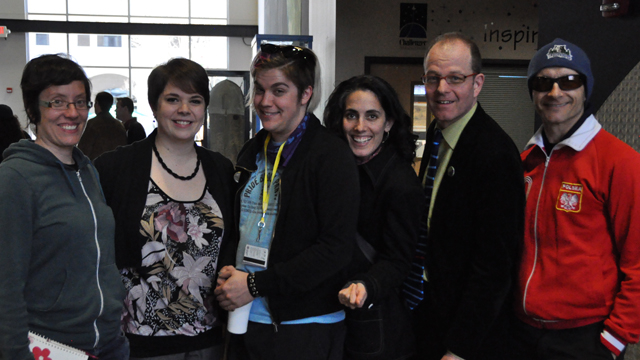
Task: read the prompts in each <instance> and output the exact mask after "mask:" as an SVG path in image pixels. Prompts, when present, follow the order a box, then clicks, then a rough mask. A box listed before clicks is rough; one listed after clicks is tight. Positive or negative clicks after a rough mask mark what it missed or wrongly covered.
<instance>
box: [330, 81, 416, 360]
mask: <svg viewBox="0 0 640 360" xmlns="http://www.w3.org/2000/svg"><path fill="white" fill-rule="evenodd" d="M324 122H325V124H326V126H327V128H328V129H329V130H331V131H332V132H334V133H336V134H338V135H339V136H341V137H342V138H344V139H345V140H346V141H347V143H348V144H349V147H350V148H351V151H352V152H353V156H355V158H356V162H357V163H358V171H359V174H360V211H359V216H358V235H359V238H358V240H357V243H358V247H357V249H356V250H355V252H354V259H353V261H352V265H351V267H352V274H353V275H352V276H351V277H350V281H349V282H348V283H347V285H346V286H345V288H344V289H342V290H341V291H340V293H339V300H340V303H341V304H342V305H344V306H347V307H349V309H350V310H347V338H346V344H345V350H346V356H345V357H346V358H348V359H370V360H373V359H380V360H382V359H385V360H390V359H404V358H406V357H407V356H408V355H409V354H411V353H413V351H414V343H413V332H412V330H411V323H410V322H409V313H408V312H407V310H406V308H405V307H404V306H403V303H402V299H401V298H400V294H399V292H400V287H401V285H402V282H403V280H404V278H405V277H406V276H407V273H408V272H409V268H410V267H411V260H412V255H413V252H414V250H415V245H416V242H417V240H418V230H419V228H420V219H421V217H422V211H423V209H424V205H425V200H424V196H423V190H422V186H421V185H420V181H419V180H418V177H417V176H416V173H415V171H414V170H413V167H412V166H411V163H412V162H413V159H414V157H415V148H416V138H417V136H416V135H413V133H412V132H411V118H410V117H409V115H407V113H406V112H405V110H404V109H403V108H402V105H401V104H400V101H399V100H398V95H397V94H396V92H395V90H393V88H392V87H391V85H389V84H388V83H387V82H386V81H384V80H382V79H380V78H378V77H375V76H369V75H363V76H355V77H352V78H351V79H349V80H346V81H343V82H342V83H340V84H339V85H338V86H337V87H336V89H335V90H334V91H333V93H332V94H331V97H330V98H329V101H328V103H327V107H326V108H325V116H324Z"/></svg>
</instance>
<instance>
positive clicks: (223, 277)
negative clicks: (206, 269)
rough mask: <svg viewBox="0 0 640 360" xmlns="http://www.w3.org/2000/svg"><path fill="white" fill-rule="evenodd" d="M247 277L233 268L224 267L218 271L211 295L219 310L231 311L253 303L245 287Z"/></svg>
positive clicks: (244, 273)
mask: <svg viewBox="0 0 640 360" xmlns="http://www.w3.org/2000/svg"><path fill="white" fill-rule="evenodd" d="M247 275H249V274H247V273H246V272H244V271H240V270H236V268H234V267H233V266H225V267H223V268H222V270H220V273H219V274H218V280H217V286H216V289H215V290H214V291H213V294H214V295H215V296H216V299H217V300H218V303H220V307H221V308H223V309H225V310H227V311H232V310H235V309H237V308H239V307H241V306H243V305H246V304H248V303H250V302H251V301H253V296H251V293H249V288H248V287H247Z"/></svg>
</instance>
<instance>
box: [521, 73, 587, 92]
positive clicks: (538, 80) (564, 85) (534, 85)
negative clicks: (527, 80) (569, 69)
mask: <svg viewBox="0 0 640 360" xmlns="http://www.w3.org/2000/svg"><path fill="white" fill-rule="evenodd" d="M555 83H558V86H559V87H560V90H565V91H566V90H575V89H577V88H579V87H580V86H582V85H584V81H583V79H582V76H580V75H567V76H562V77H559V78H548V77H543V76H536V77H534V78H533V79H532V80H531V89H532V90H535V91H541V92H545V91H551V89H553V84H555Z"/></svg>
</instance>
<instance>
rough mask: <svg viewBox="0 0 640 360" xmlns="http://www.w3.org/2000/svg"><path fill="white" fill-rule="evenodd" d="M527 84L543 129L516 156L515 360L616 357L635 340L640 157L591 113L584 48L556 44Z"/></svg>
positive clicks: (639, 291) (540, 57)
mask: <svg viewBox="0 0 640 360" xmlns="http://www.w3.org/2000/svg"><path fill="white" fill-rule="evenodd" d="M528 77H529V82H528V84H529V92H530V94H531V97H532V99H533V102H534V104H535V108H536V112H537V113H538V114H539V115H540V118H541V119H542V127H541V128H540V129H538V131H537V132H536V134H535V135H534V136H533V138H531V140H530V141H529V143H528V144H527V147H526V150H525V151H524V152H523V153H522V160H523V166H524V171H525V183H526V197H527V205H526V212H525V214H526V215H525V241H524V247H523V249H522V250H523V252H522V257H521V265H520V271H519V277H518V287H517V291H516V303H515V305H516V306H515V309H516V314H517V316H518V318H519V321H517V322H516V326H515V328H514V330H513V335H514V340H513V342H514V351H515V352H516V353H515V354H514V355H513V356H512V358H514V359H516V358H517V359H524V360H527V359H541V358H544V359H550V360H554V359H587V360H588V359H612V358H614V359H615V358H618V357H619V358H622V356H620V354H621V353H623V352H624V349H625V346H626V344H628V343H635V342H637V341H638V337H639V335H640V154H638V153H637V152H636V151H635V150H633V149H632V148H631V147H629V146H628V145H626V144H625V143H623V142H622V141H620V140H618V139H617V138H615V137H614V136H613V135H611V134H609V133H608V132H607V131H605V130H604V129H602V126H601V125H600V124H599V123H598V121H597V120H596V118H595V117H594V116H593V114H592V112H591V109H590V107H589V103H588V100H589V97H590V96H591V93H592V89H593V83H594V78H593V75H592V73H591V67H590V62H589V58H588V57H587V55H586V54H585V53H584V51H582V49H580V48H579V47H577V46H576V45H574V44H572V43H570V42H568V41H565V40H562V39H556V40H554V41H553V42H552V43H550V44H547V45H545V46H543V47H542V48H540V50H539V51H538V52H537V53H536V55H535V56H534V57H533V59H532V60H531V63H530V64H529V71H528Z"/></svg>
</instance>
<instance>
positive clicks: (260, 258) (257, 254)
mask: <svg viewBox="0 0 640 360" xmlns="http://www.w3.org/2000/svg"><path fill="white" fill-rule="evenodd" d="M268 257H269V249H265V248H261V247H259V246H253V245H249V244H247V246H245V248H244V257H243V258H242V263H243V264H247V265H255V266H260V267H263V268H265V269H266V268H267V258H268Z"/></svg>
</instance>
